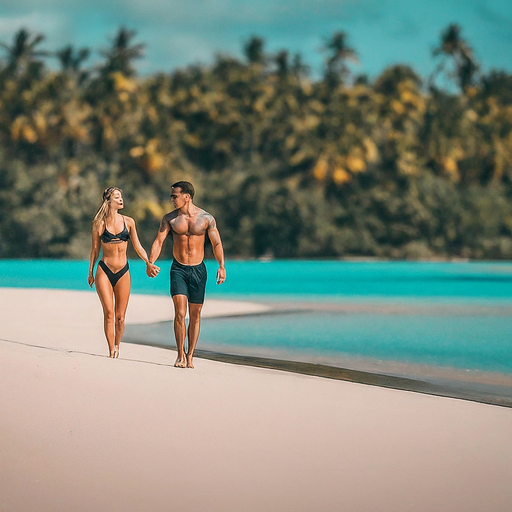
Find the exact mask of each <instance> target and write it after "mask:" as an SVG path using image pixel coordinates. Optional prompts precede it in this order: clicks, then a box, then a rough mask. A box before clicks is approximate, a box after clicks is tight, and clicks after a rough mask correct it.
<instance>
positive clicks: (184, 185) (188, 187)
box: [172, 181, 196, 199]
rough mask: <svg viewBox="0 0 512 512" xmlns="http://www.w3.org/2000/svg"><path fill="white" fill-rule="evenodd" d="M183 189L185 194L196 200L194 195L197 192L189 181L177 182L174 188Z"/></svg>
mask: <svg viewBox="0 0 512 512" xmlns="http://www.w3.org/2000/svg"><path fill="white" fill-rule="evenodd" d="M177 187H179V188H181V191H182V192H183V194H189V195H190V197H191V198H192V199H194V194H195V193H196V191H195V190H194V185H192V183H190V182H189V181H177V182H176V183H175V184H174V185H173V186H172V188H177Z"/></svg>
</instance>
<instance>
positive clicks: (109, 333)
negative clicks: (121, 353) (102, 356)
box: [95, 266, 114, 357]
mask: <svg viewBox="0 0 512 512" xmlns="http://www.w3.org/2000/svg"><path fill="white" fill-rule="evenodd" d="M95 284H96V292H97V293H98V297H99V298H100V302H101V306H102V308H103V328H104V330H105V337H106V338H107V343H108V350H109V357H114V297H113V293H112V285H111V284H110V281H109V280H108V277H107V275H106V274H105V272H103V269H102V268H101V267H100V266H98V269H97V270H96V279H95Z"/></svg>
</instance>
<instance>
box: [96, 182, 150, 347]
mask: <svg viewBox="0 0 512 512" xmlns="http://www.w3.org/2000/svg"><path fill="white" fill-rule="evenodd" d="M122 208H123V193H122V191H121V189H119V188H117V187H109V188H107V189H106V190H105V191H104V192H103V203H102V204H101V206H100V208H99V210H98V212H97V213H96V215H95V217H94V220H93V222H92V248H91V257H90V263H89V277H88V279H87V280H88V282H89V286H90V287H91V288H92V285H93V284H94V282H96V291H97V292H98V296H99V298H100V301H101V305H102V307H103V317H104V322H103V324H104V329H105V336H106V338H107V343H108V349H109V357H119V345H120V343H121V339H122V338H123V332H124V317H125V313H126V307H127V306H128V299H129V297H130V286H131V278H130V271H129V268H128V260H127V258H126V250H127V249H128V240H129V239H131V241H132V244H133V247H134V248H135V251H136V252H137V254H138V255H139V257H140V258H141V259H142V260H144V261H145V262H146V265H149V261H148V256H147V254H146V251H145V250H144V247H142V245H141V243H140V242H139V237H138V236H137V230H136V228H135V221H134V220H133V219H132V218H130V217H126V216H125V215H121V214H120V213H119V210H121V209H122ZM113 233H116V234H113ZM100 242H101V249H102V252H103V257H102V259H101V260H100V261H99V263H98V268H97V270H96V279H95V278H94V276H93V271H94V264H95V263H96V260H97V259H98V256H99V253H100ZM114 320H115V322H114Z"/></svg>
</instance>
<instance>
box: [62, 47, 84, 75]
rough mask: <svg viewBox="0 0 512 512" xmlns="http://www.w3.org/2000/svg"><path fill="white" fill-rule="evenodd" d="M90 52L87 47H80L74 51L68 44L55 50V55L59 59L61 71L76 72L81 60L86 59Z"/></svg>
mask: <svg viewBox="0 0 512 512" xmlns="http://www.w3.org/2000/svg"><path fill="white" fill-rule="evenodd" d="M90 53H91V52H90V50H89V48H81V49H80V50H78V51H75V49H74V48H73V46H71V45H68V46H66V47H64V48H62V49H61V50H59V51H57V52H56V54H55V55H56V56H57V58H58V59H59V62H60V65H61V67H62V69H63V71H73V72H77V71H79V70H80V66H81V65H82V62H84V61H85V60H87V59H88V57H89V55H90Z"/></svg>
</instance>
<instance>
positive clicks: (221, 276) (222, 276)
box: [217, 268, 226, 284]
mask: <svg viewBox="0 0 512 512" xmlns="http://www.w3.org/2000/svg"><path fill="white" fill-rule="evenodd" d="M225 280H226V269H225V268H219V270H217V284H222V283H223V282H224V281H225Z"/></svg>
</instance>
